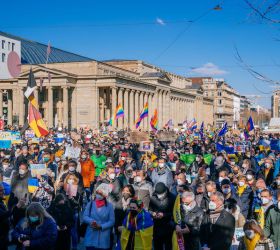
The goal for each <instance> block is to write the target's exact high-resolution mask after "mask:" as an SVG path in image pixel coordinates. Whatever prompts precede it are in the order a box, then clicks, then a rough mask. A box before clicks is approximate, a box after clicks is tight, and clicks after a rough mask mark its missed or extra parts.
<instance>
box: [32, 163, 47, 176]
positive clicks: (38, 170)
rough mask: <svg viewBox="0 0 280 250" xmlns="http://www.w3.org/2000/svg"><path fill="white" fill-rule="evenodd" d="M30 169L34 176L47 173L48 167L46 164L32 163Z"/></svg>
mask: <svg viewBox="0 0 280 250" xmlns="http://www.w3.org/2000/svg"><path fill="white" fill-rule="evenodd" d="M30 170H31V175H32V177H37V175H45V174H47V168H46V165H45V164H30Z"/></svg>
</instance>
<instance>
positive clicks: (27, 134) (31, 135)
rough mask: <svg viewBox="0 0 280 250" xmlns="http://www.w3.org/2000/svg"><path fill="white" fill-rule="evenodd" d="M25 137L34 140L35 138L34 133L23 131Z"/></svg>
mask: <svg viewBox="0 0 280 250" xmlns="http://www.w3.org/2000/svg"><path fill="white" fill-rule="evenodd" d="M25 137H26V138H28V139H29V138H34V137H35V132H34V131H33V130H25Z"/></svg>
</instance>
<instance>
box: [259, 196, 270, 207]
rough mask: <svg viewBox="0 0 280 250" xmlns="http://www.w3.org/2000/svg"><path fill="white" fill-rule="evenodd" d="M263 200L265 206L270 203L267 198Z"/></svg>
mask: <svg viewBox="0 0 280 250" xmlns="http://www.w3.org/2000/svg"><path fill="white" fill-rule="evenodd" d="M261 200H262V204H263V205H266V204H268V203H269V199H267V198H265V197H263V198H261Z"/></svg>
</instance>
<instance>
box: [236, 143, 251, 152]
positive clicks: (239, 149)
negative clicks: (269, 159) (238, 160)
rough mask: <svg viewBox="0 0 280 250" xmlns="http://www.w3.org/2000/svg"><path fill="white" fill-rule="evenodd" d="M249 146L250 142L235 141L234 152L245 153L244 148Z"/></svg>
mask: <svg viewBox="0 0 280 250" xmlns="http://www.w3.org/2000/svg"><path fill="white" fill-rule="evenodd" d="M248 148H250V142H245V141H243V142H235V143H234V153H245V151H246V149H248Z"/></svg>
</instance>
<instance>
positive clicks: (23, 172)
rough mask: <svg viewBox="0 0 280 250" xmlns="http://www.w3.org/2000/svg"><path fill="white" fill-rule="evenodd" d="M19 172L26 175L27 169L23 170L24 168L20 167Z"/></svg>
mask: <svg viewBox="0 0 280 250" xmlns="http://www.w3.org/2000/svg"><path fill="white" fill-rule="evenodd" d="M18 172H19V174H20V175H24V174H25V173H26V171H25V170H23V169H20V170H19V171H18Z"/></svg>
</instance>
